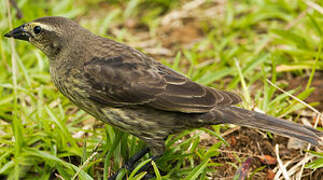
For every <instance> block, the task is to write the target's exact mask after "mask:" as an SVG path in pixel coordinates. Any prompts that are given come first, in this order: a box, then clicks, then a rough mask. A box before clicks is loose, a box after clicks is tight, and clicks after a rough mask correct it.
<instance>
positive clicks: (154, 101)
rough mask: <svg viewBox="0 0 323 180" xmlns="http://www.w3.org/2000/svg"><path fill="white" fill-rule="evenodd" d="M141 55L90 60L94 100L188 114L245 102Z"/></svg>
mask: <svg viewBox="0 0 323 180" xmlns="http://www.w3.org/2000/svg"><path fill="white" fill-rule="evenodd" d="M140 58H147V59H145V60H142V59H141V60H140ZM140 58H139V60H138V56H131V55H120V56H115V57H109V58H94V59H92V60H90V61H88V62H86V63H85V64H84V73H85V77H86V78H87V81H88V83H89V84H90V86H91V87H92V88H91V89H92V90H91V91H89V92H88V93H89V94H90V97H91V99H92V100H95V101H97V102H98V103H101V104H106V105H110V106H126V105H146V106H150V107H153V108H156V109H160V110H166V111H180V112H187V113H201V112H207V111H209V110H210V109H212V108H214V107H217V106H230V105H232V104H236V103H239V102H240V101H241V99H240V97H239V96H237V95H235V94H234V93H230V92H225V91H220V90H216V89H213V88H210V87H206V86H203V85H200V84H197V83H195V82H193V81H191V80H190V79H188V78H186V77H185V76H183V75H181V74H179V73H177V72H175V71H173V70H172V69H170V68H168V67H166V66H164V65H162V64H160V63H158V62H155V61H153V60H152V59H151V58H148V57H145V56H143V55H142V56H141V57H140Z"/></svg>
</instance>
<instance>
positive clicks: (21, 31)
mask: <svg viewBox="0 0 323 180" xmlns="http://www.w3.org/2000/svg"><path fill="white" fill-rule="evenodd" d="M79 31H84V29H83V28H81V27H80V26H79V25H78V24H77V23H75V22H74V21H72V20H70V19H67V18H64V17H55V16H52V17H43V18H39V19H36V20H34V21H32V22H30V23H25V24H23V25H21V26H19V27H17V28H15V29H13V30H12V31H10V32H8V33H7V34H5V35H4V36H5V37H12V38H15V39H19V40H24V41H29V42H30V43H31V44H33V45H34V46H36V47H37V48H39V49H40V50H42V51H43V52H44V53H45V54H46V55H47V56H48V57H50V58H52V57H55V56H57V55H58V54H59V53H60V52H61V50H62V49H66V48H68V46H70V45H71V41H73V39H75V37H76V35H77V34H80V32H79Z"/></svg>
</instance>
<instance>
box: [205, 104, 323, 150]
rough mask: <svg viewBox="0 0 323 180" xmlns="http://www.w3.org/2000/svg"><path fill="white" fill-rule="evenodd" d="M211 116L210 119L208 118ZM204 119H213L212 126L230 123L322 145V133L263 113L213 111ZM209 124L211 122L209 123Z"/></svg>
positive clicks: (227, 109) (243, 110)
mask: <svg viewBox="0 0 323 180" xmlns="http://www.w3.org/2000/svg"><path fill="white" fill-rule="evenodd" d="M210 116H211V117H210ZM206 119H208V120H211V119H213V120H212V121H213V124H218V123H230V124H236V125H239V126H247V127H253V128H258V129H262V130H267V131H270V132H273V133H277V134H280V135H282V136H288V137H294V138H297V139H300V140H303V141H306V142H309V143H311V144H313V145H322V144H323V132H321V131H318V130H316V129H314V128H312V127H309V126H304V125H301V124H297V123H294V122H289V121H286V120H282V119H278V118H274V117H271V116H268V115H265V114H263V113H258V112H255V111H249V110H246V109H242V108H238V107H226V108H216V109H213V110H212V111H211V112H210V113H208V116H207V117H206ZM209 123H210V124H212V122H210V121H209Z"/></svg>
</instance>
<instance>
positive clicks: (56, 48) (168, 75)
mask: <svg viewBox="0 0 323 180" xmlns="http://www.w3.org/2000/svg"><path fill="white" fill-rule="evenodd" d="M4 36H5V37H8V38H14V39H18V40H23V41H27V42H29V43H30V44H32V45H34V46H35V47H37V48H39V49H40V50H41V51H42V52H43V53H44V54H45V55H46V56H47V57H48V59H49V66H50V75H51V79H52V81H53V82H54V84H55V86H56V87H57V88H58V90H59V91H60V92H61V93H62V94H63V95H64V96H66V97H67V98H68V99H69V100H70V101H71V102H72V103H73V104H75V105H76V106H78V107H79V108H80V109H82V110H84V111H86V112H87V113H89V114H90V115H92V116H94V117H95V118H96V119H98V120H101V121H103V122H105V123H108V124H110V125H111V126H113V127H115V128H117V129H120V130H121V131H124V132H128V133H130V134H132V135H134V136H136V137H138V138H139V139H141V140H143V141H144V142H145V143H146V145H147V148H148V151H149V150H150V152H151V153H152V155H153V156H155V157H158V156H161V155H162V154H163V153H164V152H165V139H166V138H167V137H168V136H169V135H171V134H176V133H179V132H181V131H183V130H186V129H194V128H200V127H205V126H209V125H217V124H235V125H239V126H246V127H252V128H258V129H262V130H266V131H270V132H273V133H277V134H280V135H282V136H288V137H294V138H297V139H299V140H302V141H305V142H308V143H311V144H313V145H319V144H322V140H323V138H322V137H323V132H321V131H319V130H316V129H314V128H312V127H310V126H305V125H301V124H297V123H294V122H290V121H286V120H282V119H279V118H275V117H272V116H269V115H266V114H263V113H260V112H255V111H251V110H247V109H243V108H240V107H238V106H237V104H238V103H240V102H241V101H242V99H241V98H240V97H239V96H238V95H237V94H235V93H233V92H229V91H225V90H219V89H215V88H212V87H208V86H204V85H201V84H198V83H196V82H193V81H192V80H191V79H189V78H188V77H186V76H184V75H182V74H180V73H178V72H176V71H174V70H173V69H171V68H169V67H167V66H165V65H163V64H161V63H160V62H158V61H156V60H154V59H153V58H152V57H150V56H148V55H146V54H144V53H142V52H140V51H138V50H136V49H134V48H132V47H130V46H128V45H125V44H123V43H120V42H117V41H114V40H111V39H108V38H105V37H101V36H98V35H95V34H94V33H92V32H90V31H89V30H87V29H85V28H83V27H81V26H80V25H79V24H78V23H76V22H75V21H73V20H71V19H68V18H64V17H59V16H48V17H41V18H38V19H36V20H33V21H31V22H28V23H25V24H22V25H21V26H18V27H16V28H14V29H13V30H11V31H10V32H8V33H6V34H5V35H4ZM145 152H147V149H146V151H145ZM143 154H144V153H143ZM140 156H141V155H140ZM140 156H138V157H140ZM138 157H136V158H135V159H138Z"/></svg>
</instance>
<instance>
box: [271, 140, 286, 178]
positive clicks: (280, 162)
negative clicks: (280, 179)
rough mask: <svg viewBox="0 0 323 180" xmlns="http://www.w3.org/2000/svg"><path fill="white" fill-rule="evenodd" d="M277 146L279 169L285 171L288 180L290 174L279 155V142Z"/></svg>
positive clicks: (284, 174)
mask: <svg viewBox="0 0 323 180" xmlns="http://www.w3.org/2000/svg"><path fill="white" fill-rule="evenodd" d="M275 148H276V157H277V162H278V165H279V169H280V170H281V171H282V172H283V176H284V178H285V179H286V180H289V179H290V178H289V176H288V174H287V171H286V167H285V166H284V164H283V162H282V160H281V159H280V157H279V148H278V144H276V146H275Z"/></svg>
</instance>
